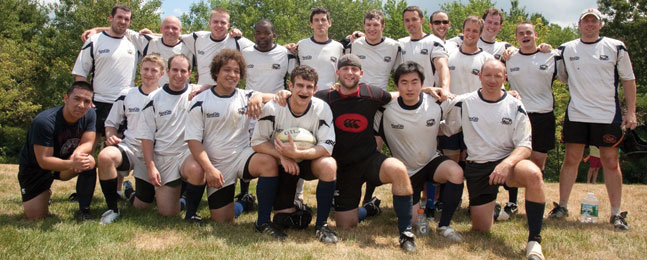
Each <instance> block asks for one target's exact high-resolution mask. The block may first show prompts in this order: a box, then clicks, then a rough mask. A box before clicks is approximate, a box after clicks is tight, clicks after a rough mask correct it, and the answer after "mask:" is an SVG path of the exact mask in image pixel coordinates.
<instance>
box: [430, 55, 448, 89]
mask: <svg viewBox="0 0 647 260" xmlns="http://www.w3.org/2000/svg"><path fill="white" fill-rule="evenodd" d="M434 67H436V73H438V78H439V80H440V88H442V89H443V90H445V91H447V92H449V80H450V79H449V67H448V66H447V58H443V57H437V58H435V59H434ZM431 79H433V78H431ZM431 79H430V80H431Z"/></svg>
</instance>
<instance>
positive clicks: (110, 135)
mask: <svg viewBox="0 0 647 260" xmlns="http://www.w3.org/2000/svg"><path fill="white" fill-rule="evenodd" d="M105 129H106V145H108V146H110V145H117V144H119V143H121V138H119V137H118V136H117V128H114V127H112V126H106V127H105Z"/></svg>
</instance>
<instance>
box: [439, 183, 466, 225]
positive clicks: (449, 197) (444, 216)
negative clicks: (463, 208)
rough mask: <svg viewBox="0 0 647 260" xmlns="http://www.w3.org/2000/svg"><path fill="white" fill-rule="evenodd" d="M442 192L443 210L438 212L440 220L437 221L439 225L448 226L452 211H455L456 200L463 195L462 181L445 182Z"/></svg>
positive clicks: (452, 214)
mask: <svg viewBox="0 0 647 260" xmlns="http://www.w3.org/2000/svg"><path fill="white" fill-rule="evenodd" d="M443 193H444V194H443V199H444V201H443V211H442V213H441V214H440V221H439V222H438V226H439V227H444V226H449V222H451V221H452V217H453V216H454V211H456V208H457V207H458V202H459V201H460V200H461V197H462V196H463V183H462V182H461V184H454V183H451V182H447V183H445V189H444V190H443Z"/></svg>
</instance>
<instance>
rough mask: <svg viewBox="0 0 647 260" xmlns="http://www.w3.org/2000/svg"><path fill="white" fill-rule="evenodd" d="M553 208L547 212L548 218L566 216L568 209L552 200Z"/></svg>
mask: <svg viewBox="0 0 647 260" xmlns="http://www.w3.org/2000/svg"><path fill="white" fill-rule="evenodd" d="M553 206H555V208H553V210H551V211H550V212H549V213H548V217H549V218H565V217H568V209H567V208H564V207H562V206H560V205H559V204H558V203H557V202H553Z"/></svg>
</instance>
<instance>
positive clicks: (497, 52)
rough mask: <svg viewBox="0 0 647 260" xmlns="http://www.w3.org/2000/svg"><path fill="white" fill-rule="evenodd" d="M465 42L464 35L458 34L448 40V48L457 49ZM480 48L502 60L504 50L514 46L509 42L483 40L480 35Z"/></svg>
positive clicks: (478, 44)
mask: <svg viewBox="0 0 647 260" xmlns="http://www.w3.org/2000/svg"><path fill="white" fill-rule="evenodd" d="M462 44H463V35H459V36H456V37H454V38H451V39H449V40H447V43H446V45H447V49H456V48H459V47H460V46H461V45H462ZM476 45H477V46H478V47H479V48H481V49H483V51H485V52H487V53H489V54H492V56H494V58H495V59H497V60H500V59H501V56H502V55H503V52H504V51H505V50H506V49H508V48H510V47H512V45H511V44H509V43H507V42H499V41H495V42H488V41H485V40H483V38H481V37H479V41H478V43H477V44H476Z"/></svg>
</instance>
